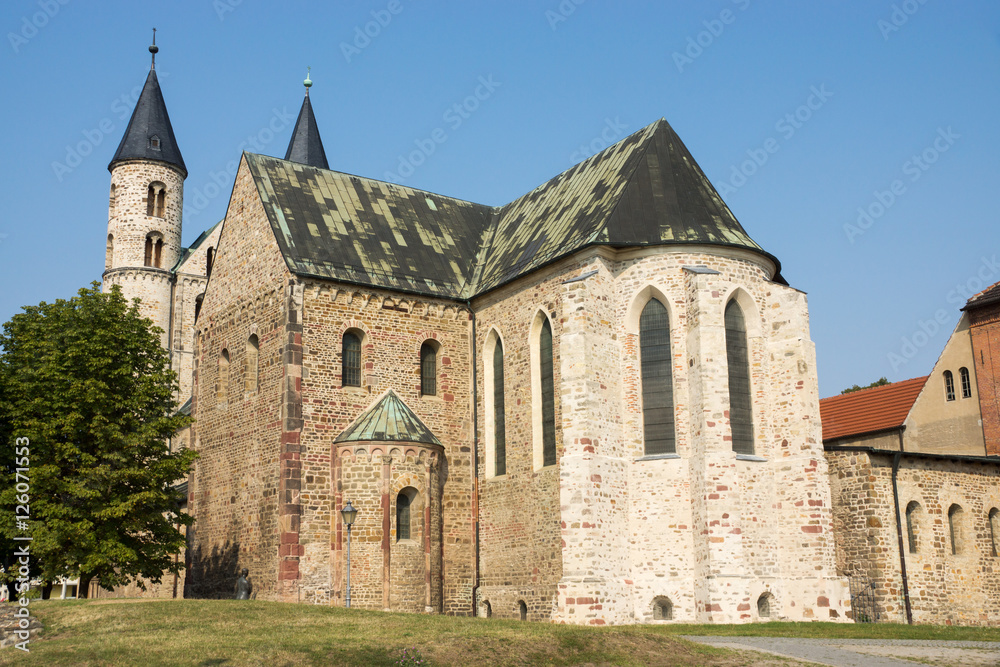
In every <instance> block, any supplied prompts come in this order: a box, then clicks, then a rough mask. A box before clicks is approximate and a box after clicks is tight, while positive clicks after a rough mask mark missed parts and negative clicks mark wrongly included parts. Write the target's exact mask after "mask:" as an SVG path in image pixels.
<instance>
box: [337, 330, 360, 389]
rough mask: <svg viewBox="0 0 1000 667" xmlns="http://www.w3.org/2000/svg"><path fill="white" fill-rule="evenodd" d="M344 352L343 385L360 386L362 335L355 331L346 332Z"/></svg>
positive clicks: (342, 362)
mask: <svg viewBox="0 0 1000 667" xmlns="http://www.w3.org/2000/svg"><path fill="white" fill-rule="evenodd" d="M342 352H343V355H342V361H341V364H342V369H341V373H342V374H341V385H342V386H344V387H360V386H361V337H360V336H359V335H358V334H357V333H355V332H353V331H348V332H347V333H345V334H344V340H343V346H342Z"/></svg>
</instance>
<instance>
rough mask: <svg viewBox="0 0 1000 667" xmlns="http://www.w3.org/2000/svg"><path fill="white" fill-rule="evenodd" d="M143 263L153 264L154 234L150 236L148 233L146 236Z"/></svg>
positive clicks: (146, 264)
mask: <svg viewBox="0 0 1000 667" xmlns="http://www.w3.org/2000/svg"><path fill="white" fill-rule="evenodd" d="M142 265H143V266H152V265H153V237H152V236H148V235H147V236H146V250H145V253H144V255H143V260H142Z"/></svg>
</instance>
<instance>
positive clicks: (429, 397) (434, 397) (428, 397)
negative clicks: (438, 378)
mask: <svg viewBox="0 0 1000 667" xmlns="http://www.w3.org/2000/svg"><path fill="white" fill-rule="evenodd" d="M420 400H421V401H438V402H440V403H443V402H444V399H443V398H441V397H440V396H438V395H437V394H420Z"/></svg>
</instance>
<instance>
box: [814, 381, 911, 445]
mask: <svg viewBox="0 0 1000 667" xmlns="http://www.w3.org/2000/svg"><path fill="white" fill-rule="evenodd" d="M926 381H927V376H926V375H925V376H924V377H919V378H913V379H912V380H903V381H902V382H893V383H892V384H886V385H882V386H881V387H874V388H872V389H862V390H860V391H853V392H851V393H850V394H840V395H839V396H831V397H829V398H823V399H820V402H819V414H820V419H822V420H823V442H827V441H829V440H836V439H838V438H844V437H847V436H852V435H862V434H864V433H874V432H876V431H882V430H885V429H889V428H894V427H897V426H902V425H903V422H904V421H905V420H906V415H908V414H909V413H910V408H911V407H913V402H914V401H916V400H917V395H918V394H919V393H920V390H921V389H923V387H924V382H926Z"/></svg>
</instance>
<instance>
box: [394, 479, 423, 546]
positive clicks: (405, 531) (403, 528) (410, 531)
mask: <svg viewBox="0 0 1000 667" xmlns="http://www.w3.org/2000/svg"><path fill="white" fill-rule="evenodd" d="M418 499H419V492H418V491H417V490H416V489H414V488H413V487H412V486H408V487H406V488H405V489H402V490H401V491H400V492H399V493H398V494H397V495H396V541H397V542H399V541H401V540H415V539H417V538H418V537H419V530H418V527H419V525H420V515H419V512H418V511H417V510H419V503H418V502H417V501H418ZM414 514H416V516H415V517H414ZM414 519H416V520H414Z"/></svg>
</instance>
